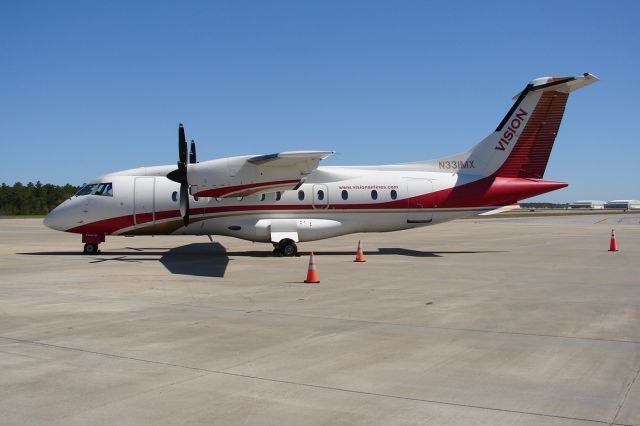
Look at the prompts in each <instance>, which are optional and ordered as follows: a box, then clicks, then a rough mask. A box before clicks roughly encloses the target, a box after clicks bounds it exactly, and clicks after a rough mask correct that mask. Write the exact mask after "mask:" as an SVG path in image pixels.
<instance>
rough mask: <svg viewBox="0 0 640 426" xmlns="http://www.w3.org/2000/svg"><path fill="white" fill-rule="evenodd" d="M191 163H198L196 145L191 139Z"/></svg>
mask: <svg viewBox="0 0 640 426" xmlns="http://www.w3.org/2000/svg"><path fill="white" fill-rule="evenodd" d="M189 163H191V164H193V163H197V161H196V143H195V141H194V140H193V139H191V151H190V152H189Z"/></svg>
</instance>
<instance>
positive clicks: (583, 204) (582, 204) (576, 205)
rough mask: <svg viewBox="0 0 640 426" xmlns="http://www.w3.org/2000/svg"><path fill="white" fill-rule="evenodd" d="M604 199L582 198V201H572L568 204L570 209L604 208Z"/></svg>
mask: <svg viewBox="0 0 640 426" xmlns="http://www.w3.org/2000/svg"><path fill="white" fill-rule="evenodd" d="M604 206H605V204H604V201H600V200H582V201H574V202H573V203H571V204H569V207H568V208H570V209H591V210H597V209H604Z"/></svg>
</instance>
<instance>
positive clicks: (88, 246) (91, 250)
mask: <svg viewBox="0 0 640 426" xmlns="http://www.w3.org/2000/svg"><path fill="white" fill-rule="evenodd" d="M82 242H83V243H85V244H84V249H83V250H82V253H84V254H88V255H92V254H98V253H99V251H98V245H99V244H100V243H104V234H82Z"/></svg>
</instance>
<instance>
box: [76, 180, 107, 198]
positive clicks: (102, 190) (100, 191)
mask: <svg viewBox="0 0 640 426" xmlns="http://www.w3.org/2000/svg"><path fill="white" fill-rule="evenodd" d="M83 195H102V196H105V197H113V184H112V183H111V182H103V183H90V184H88V185H85V186H84V188H82V189H81V190H80V191H78V192H77V193H76V197H81V196H83Z"/></svg>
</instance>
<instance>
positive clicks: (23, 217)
mask: <svg viewBox="0 0 640 426" xmlns="http://www.w3.org/2000/svg"><path fill="white" fill-rule="evenodd" d="M45 216H46V214H25V215H17V216H0V219H43V218H44V217H45Z"/></svg>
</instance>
